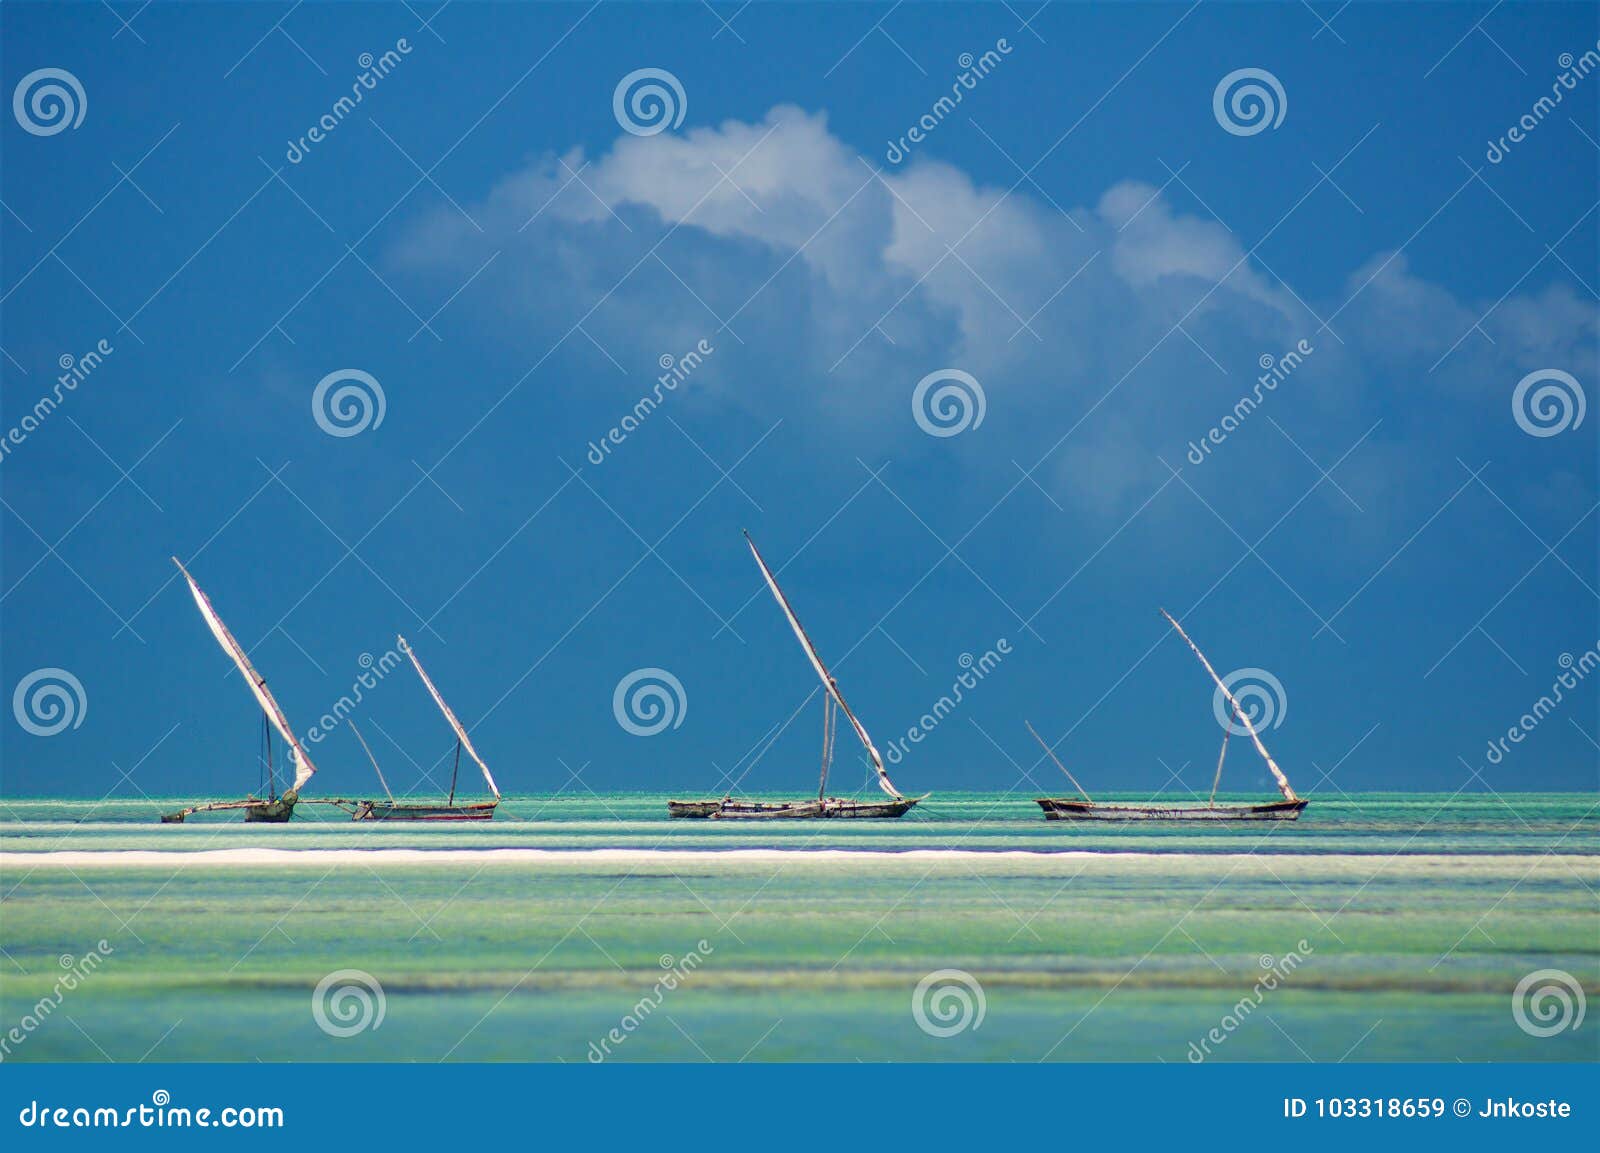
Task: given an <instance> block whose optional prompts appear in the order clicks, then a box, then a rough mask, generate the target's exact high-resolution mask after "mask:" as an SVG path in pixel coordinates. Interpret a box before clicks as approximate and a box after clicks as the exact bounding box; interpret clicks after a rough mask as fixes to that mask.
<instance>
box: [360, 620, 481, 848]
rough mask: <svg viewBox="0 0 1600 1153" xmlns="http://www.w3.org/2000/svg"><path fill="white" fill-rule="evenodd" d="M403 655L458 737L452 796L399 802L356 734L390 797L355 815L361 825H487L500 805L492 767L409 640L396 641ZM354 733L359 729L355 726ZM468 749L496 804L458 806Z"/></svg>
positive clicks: (363, 804) (369, 803)
mask: <svg viewBox="0 0 1600 1153" xmlns="http://www.w3.org/2000/svg"><path fill="white" fill-rule="evenodd" d="M395 640H396V641H397V642H398V643H399V646H400V651H401V652H403V653H405V654H406V656H408V657H410V658H411V665H412V667H413V668H415V669H416V670H417V676H419V677H421V678H422V683H423V684H424V685H426V686H427V687H428V694H429V695H430V696H431V697H433V703H434V704H436V705H438V706H439V711H440V712H441V713H443V714H444V719H445V720H446V721H448V722H449V723H450V727H451V728H452V729H454V730H455V734H456V759H455V767H454V768H452V769H451V770H450V795H449V797H448V798H446V800H445V803H444V804H442V805H440V804H427V803H423V804H417V803H411V802H406V801H397V800H395V799H394V794H393V793H391V792H389V784H388V782H387V781H385V780H384V779H383V770H382V769H379V768H378V760H377V758H376V757H374V756H373V755H372V750H371V749H368V748H367V742H366V741H365V740H363V739H362V737H361V734H360V733H359V732H356V739H357V740H358V741H361V747H362V748H363V749H366V753H367V758H368V759H369V760H371V761H372V767H373V769H374V770H376V771H377V774H378V783H379V784H381V785H383V791H384V793H385V794H386V795H387V797H388V800H386V801H362V802H361V803H360V804H358V805H357V806H356V810H355V813H354V816H355V819H356V820H358V821H487V820H490V819H492V818H493V817H494V809H495V806H496V805H498V804H499V803H500V790H499V788H498V787H497V786H496V785H495V783H494V777H493V776H491V775H490V773H489V766H488V765H486V764H484V763H483V758H482V757H480V756H479V755H478V750H477V749H475V748H473V747H472V740H471V738H470V737H468V736H467V730H466V729H464V728H463V727H462V726H461V722H460V721H459V720H457V719H456V715H455V713H453V712H451V710H450V706H449V705H447V704H445V703H444V698H443V697H442V696H440V695H439V690H438V689H437V688H435V687H434V684H433V681H432V679H431V678H429V676H428V674H427V672H426V671H424V670H423V667H422V662H421V661H419V660H418V659H417V654H416V653H415V652H414V651H412V648H411V646H410V645H408V644H407V643H406V638H405V637H396V638H395ZM351 729H352V731H354V729H355V726H354V725H352V726H351ZM462 749H465V750H466V751H467V755H468V756H470V757H471V758H472V759H473V760H474V761H476V762H477V763H478V768H479V769H481V770H482V771H483V779H484V781H485V782H486V783H487V784H488V786H489V792H490V793H492V794H494V800H492V801H479V802H476V803H473V804H469V805H458V804H456V782H457V780H458V779H459V778H460V775H461V750H462Z"/></svg>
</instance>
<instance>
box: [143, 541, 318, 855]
mask: <svg viewBox="0 0 1600 1153" xmlns="http://www.w3.org/2000/svg"><path fill="white" fill-rule="evenodd" d="M172 563H173V564H175V565H177V566H178V571H179V572H181V573H182V574H183V579H184V580H186V581H188V582H189V592H190V593H192V594H193V596H194V603H195V604H196V605H197V606H198V607H199V609H200V616H201V617H202V618H204V620H205V622H206V626H207V627H208V628H210V630H211V635H212V636H214V637H216V638H217V643H218V644H219V645H221V646H222V651H223V652H225V653H227V654H228V656H229V657H230V658H231V659H232V660H233V663H234V664H235V665H237V666H238V668H239V672H240V673H241V674H242V675H243V676H244V679H245V683H246V684H247V685H249V686H250V691H251V692H252V693H253V694H255V698H256V703H257V704H259V705H260V706H261V740H262V746H263V752H262V762H261V763H262V767H263V773H264V776H265V778H266V780H265V784H266V793H267V795H266V796H265V797H258V796H254V795H251V796H249V797H246V798H245V799H244V800H242V801H218V802H215V803H213V804H209V805H193V806H191V807H189V808H186V809H180V810H178V811H177V812H175V813H165V814H163V815H162V817H161V820H162V823H164V824H169V825H171V824H180V823H182V821H183V820H184V818H185V817H188V816H189V815H190V814H191V813H207V812H214V811H217V810H221V809H243V810H244V819H245V820H246V821H264V822H266V823H268V824H282V823H283V822H285V821H287V820H288V819H289V818H290V817H291V816H293V815H294V806H295V802H297V801H298V800H299V799H300V790H301V789H303V788H304V787H305V784H306V782H307V781H309V780H310V779H311V774H313V773H315V772H316V771H317V767H316V766H315V765H313V764H312V763H311V758H310V757H308V756H306V751H305V749H303V748H301V746H300V741H299V739H298V738H296V737H295V735H294V730H293V729H291V728H290V727H289V722H288V720H287V719H286V718H285V717H284V715H283V709H282V708H280V707H279V706H278V702H277V701H276V700H275V699H273V696H272V692H271V690H269V689H268V688H267V682H266V681H265V680H264V679H263V678H262V676H261V674H260V673H258V672H256V670H255V666H254V665H252V664H251V663H250V658H249V657H248V656H246V655H245V651H244V649H243V647H242V646H241V645H240V644H239V642H238V641H236V640H234V639H233V634H232V633H230V632H229V631H228V626H227V625H225V624H223V623H222V618H221V617H219V616H218V615H217V610H216V609H214V608H212V607H211V599H210V598H209V597H207V596H206V594H205V593H203V592H201V591H200V586H199V585H197V584H195V583H194V577H192V576H190V575H189V570H188V569H186V568H184V567H183V564H182V562H181V561H179V560H178V558H177V557H173V558H172ZM274 729H276V730H277V731H278V735H279V736H281V737H282V738H283V741H284V743H285V744H286V745H287V746H288V747H289V755H290V757H291V759H292V761H293V763H294V784H293V785H291V786H290V787H289V788H288V789H286V790H285V791H284V793H283V795H282V796H279V795H278V784H277V773H276V772H275V771H274V769H273V764H272V731H273V730H274Z"/></svg>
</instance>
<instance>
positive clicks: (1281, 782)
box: [1161, 609, 1300, 801]
mask: <svg viewBox="0 0 1600 1153" xmlns="http://www.w3.org/2000/svg"><path fill="white" fill-rule="evenodd" d="M1161 615H1162V616H1164V617H1166V618H1167V623H1168V624H1170V625H1171V626H1172V627H1173V628H1175V629H1177V630H1178V635H1179V636H1180V637H1182V638H1183V640H1184V643H1185V644H1187V645H1188V646H1189V648H1190V649H1191V650H1193V652H1194V655H1195V656H1197V657H1199V658H1200V663H1201V664H1202V665H1204V666H1205V667H1206V672H1208V673H1210V674H1211V679H1212V680H1214V681H1216V682H1217V689H1218V691H1220V692H1221V693H1222V695H1223V696H1225V697H1227V698H1228V703H1229V704H1230V705H1232V706H1233V715H1234V716H1236V717H1238V718H1239V720H1241V721H1242V722H1244V728H1245V732H1247V733H1249V734H1250V739H1251V740H1252V741H1254V742H1255V746H1256V751H1257V752H1258V753H1260V754H1261V759H1262V760H1264V761H1266V762H1267V768H1269V769H1271V770H1272V775H1273V777H1274V779H1276V780H1277V782H1278V791H1279V792H1280V793H1282V794H1283V799H1284V800H1286V801H1298V800H1299V799H1300V798H1299V797H1297V796H1295V793H1294V790H1293V789H1292V788H1290V787H1289V778H1288V777H1286V776H1284V775H1283V770H1282V769H1280V768H1278V762H1276V761H1274V760H1273V759H1272V754H1271V753H1269V752H1267V746H1266V745H1264V744H1262V743H1261V734H1260V733H1258V732H1256V727H1255V725H1254V724H1252V723H1251V721H1250V715H1249V714H1248V713H1247V712H1245V710H1244V708H1243V706H1241V705H1240V704H1239V700H1238V698H1237V697H1235V696H1234V695H1233V693H1232V692H1230V691H1229V689H1228V686H1227V685H1225V684H1223V683H1222V678H1221V677H1219V676H1217V670H1216V669H1214V668H1212V667H1211V662H1210V661H1208V660H1206V656H1205V654H1204V653H1202V652H1201V651H1200V646H1198V645H1197V644H1195V643H1194V642H1193V641H1192V640H1190V639H1189V634H1188V633H1186V632H1184V631H1183V626H1182V625H1180V624H1179V623H1178V622H1177V621H1175V620H1173V619H1172V614H1171V613H1169V612H1168V611H1167V610H1166V609H1162V610H1161ZM1223 747H1224V749H1226V747H1227V746H1226V745H1224V746H1223ZM1219 761H1220V758H1219Z"/></svg>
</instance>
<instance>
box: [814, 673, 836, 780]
mask: <svg viewBox="0 0 1600 1153" xmlns="http://www.w3.org/2000/svg"><path fill="white" fill-rule="evenodd" d="M836 711H837V710H836V709H835V708H834V704H833V698H832V697H830V696H829V695H828V694H827V693H823V694H822V780H821V781H820V782H819V783H818V785H817V800H819V801H820V800H822V799H824V798H825V797H826V796H827V795H828V769H829V767H830V766H831V765H832V764H833V738H834V734H835V732H836V730H837V728H838V722H837V719H836V717H835V713H836Z"/></svg>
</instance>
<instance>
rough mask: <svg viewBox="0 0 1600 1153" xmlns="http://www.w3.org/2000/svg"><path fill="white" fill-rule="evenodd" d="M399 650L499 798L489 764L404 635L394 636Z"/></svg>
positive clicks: (497, 798) (495, 797)
mask: <svg viewBox="0 0 1600 1153" xmlns="http://www.w3.org/2000/svg"><path fill="white" fill-rule="evenodd" d="M395 640H397V641H398V642H399V644H400V648H401V651H403V652H404V653H405V654H406V656H408V657H410V658H411V666H412V668H414V669H416V670H417V676H419V677H421V678H422V683H423V684H425V685H427V686H428V693H429V694H430V695H431V696H432V697H433V703H434V704H436V705H438V706H439V711H440V712H441V713H443V714H444V719H445V720H447V721H449V722H450V727H451V728H452V729H454V730H455V731H456V739H457V740H459V741H460V742H461V747H462V748H464V749H466V750H467V755H468V756H470V757H471V758H472V759H473V760H475V761H477V762H478V768H480V769H482V770H483V779H484V780H485V781H486V782H488V785H489V791H490V792H491V793H493V794H494V799H495V800H497V801H498V800H499V799H500V790H499V789H498V788H497V787H495V783H494V778H493V777H492V776H490V775H489V766H488V765H486V764H484V763H483V758H482V757H480V756H479V755H478V750H477V749H475V748H473V747H472V739H471V738H470V737H468V736H467V730H466V729H465V728H463V727H462V725H461V722H460V721H458V720H456V715H455V714H454V713H453V712H451V711H450V706H449V705H447V704H445V703H444V698H443V697H441V696H440V695H439V690H438V689H436V688H434V687H433V682H432V681H431V680H429V679H428V674H427V673H425V672H423V671H422V662H421V661H419V660H417V654H416V653H414V652H412V651H411V646H410V645H408V644H406V638H405V637H396V638H395Z"/></svg>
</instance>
